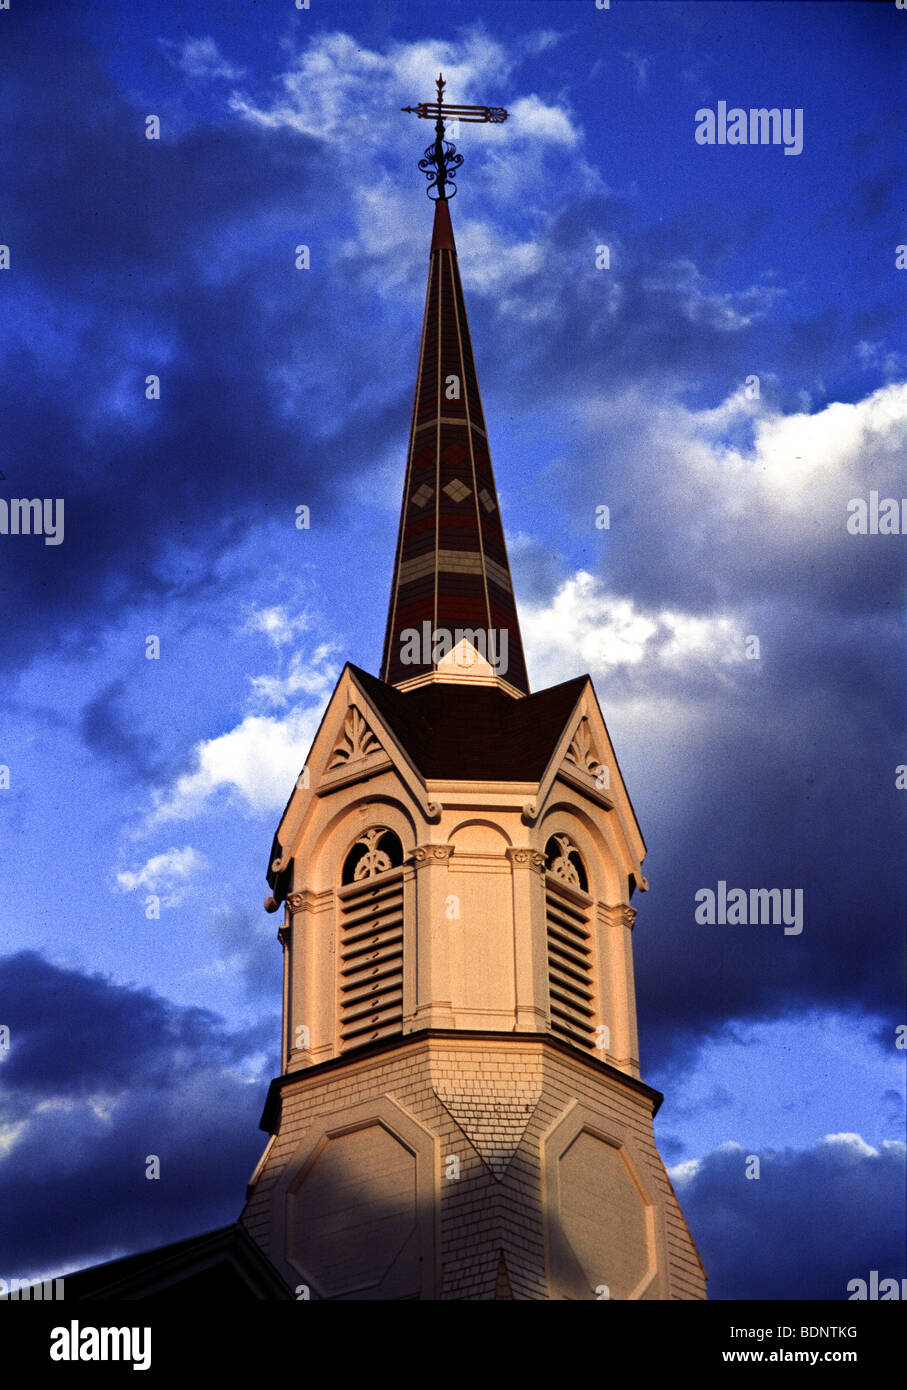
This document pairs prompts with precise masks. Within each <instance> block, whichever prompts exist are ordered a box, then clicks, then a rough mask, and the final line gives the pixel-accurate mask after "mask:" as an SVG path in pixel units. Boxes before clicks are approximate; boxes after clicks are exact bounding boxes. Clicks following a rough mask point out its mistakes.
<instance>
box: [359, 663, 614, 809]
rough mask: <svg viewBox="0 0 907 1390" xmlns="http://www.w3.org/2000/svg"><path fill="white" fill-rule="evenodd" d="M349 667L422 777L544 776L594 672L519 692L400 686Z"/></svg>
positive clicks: (477, 687)
mask: <svg viewBox="0 0 907 1390" xmlns="http://www.w3.org/2000/svg"><path fill="white" fill-rule="evenodd" d="M350 670H351V671H352V673H353V675H354V676H355V678H356V680H357V682H358V683H359V684H360V685H361V686H362V689H363V690H364V692H365V694H366V695H367V696H368V698H369V699H370V700H371V701H372V703H373V704H374V706H375V708H376V709H377V710H378V713H379V714H380V715H381V717H382V718H383V719H384V720H385V721H386V722H387V724H388V726H389V728H390V729H391V731H392V732H393V734H394V735H395V736H396V738H398V739H399V741H400V743H401V744H402V745H403V747H404V748H405V749H406V751H407V753H408V754H409V756H410V758H412V760H413V762H414V763H415V765H416V767H417V768H418V770H419V772H420V773H421V774H422V776H423V777H425V778H440V779H445V780H446V779H451V780H460V779H462V780H464V781H470V782H538V781H539V780H540V779H541V777H542V774H543V773H544V771H545V768H546V767H547V766H548V762H549V760H550V758H551V755H552V753H553V752H554V749H555V747H556V745H557V743H558V740H559V739H560V737H561V735H562V734H563V732H564V729H565V727H566V724H567V721H568V719H569V718H570V715H571V714H572V713H573V710H574V709H575V708H576V703H577V701H578V700H579V698H580V695H581V694H582V691H583V689H584V687H585V685H586V683H587V682H588V680H589V677H588V676H576V677H575V678H574V679H573V680H569V681H564V682H563V684H561V685H554V686H551V688H550V689H549V690H539V691H537V692H536V694H534V695H526V696H524V697H523V698H522V699H519V700H515V699H514V698H513V697H512V696H510V695H507V694H505V693H504V692H503V691H502V690H499V689H497V688H496V687H494V686H480V685H459V684H453V683H451V684H433V685H423V686H419V687H417V688H416V689H415V690H407V691H400V690H397V689H396V688H395V687H394V686H392V685H388V684H387V683H386V682H385V681H379V680H376V678H375V677H374V676H370V675H369V674H368V672H367V671H362V670H360V668H359V667H358V666H351V667H350Z"/></svg>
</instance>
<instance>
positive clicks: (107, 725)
mask: <svg viewBox="0 0 907 1390" xmlns="http://www.w3.org/2000/svg"><path fill="white" fill-rule="evenodd" d="M125 689H126V682H125V681H124V680H122V679H118V680H114V681H111V682H110V683H109V684H108V685H105V686H104V688H103V689H102V690H100V691H98V693H97V695H95V696H94V697H93V698H92V699H91V700H89V702H88V704H87V705H86V706H85V708H84V709H83V711H82V727H81V733H82V738H83V739H84V740H85V743H86V744H87V745H88V747H89V748H91V749H92V750H93V751H94V752H95V753H99V754H100V755H101V756H102V757H104V758H109V759H111V760H112V761H113V762H115V763H116V765H117V767H118V768H119V769H120V770H121V771H126V772H127V773H129V774H130V775H131V776H133V777H140V778H146V777H152V776H154V775H155V774H156V773H158V772H159V768H158V767H156V766H155V765H154V763H153V762H152V760H151V759H150V758H149V754H148V740H147V739H145V738H143V737H141V736H140V735H138V734H136V733H135V731H134V729H133V728H132V727H131V724H130V717H129V715H128V714H127V713H126V712H125V711H124V710H123V709H122V708H121V703H120V702H121V699H122V696H123V694H124V692H125Z"/></svg>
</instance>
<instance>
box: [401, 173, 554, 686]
mask: <svg viewBox="0 0 907 1390" xmlns="http://www.w3.org/2000/svg"><path fill="white" fill-rule="evenodd" d="M458 632H461V633H462V632H466V633H467V637H466V638H465V640H466V642H467V644H468V648H474V649H475V650H476V651H477V652H478V657H477V658H476V657H475V656H474V654H473V653H472V652H470V651H469V650H468V649H464V648H463V647H462V645H461V643H462V641H463V640H464V639H463V638H461V637H458V636H457V633H458ZM448 636H449V641H448ZM489 667H490V668H491V669H490V670H489V669H488V668H489ZM381 675H382V679H383V680H385V681H387V682H389V683H390V684H392V685H397V686H400V687H402V688H404V689H406V688H409V687H410V686H412V685H417V684H418V685H421V684H424V683H425V682H426V681H427V680H445V679H447V680H456V681H460V680H462V681H470V680H481V681H483V683H493V684H496V685H498V686H500V687H502V688H503V689H505V690H508V691H509V693H510V694H512V695H525V694H528V691H529V684H528V681H527V678H526V663H525V659H524V656H523V646H522V642H521V640H520V628H519V621H518V619H517V612H516V603H515V601H514V597H513V584H512V581H511V578H510V567H509V565H508V563H507V547H506V545H505V542H504V532H503V529H502V525H501V513H500V509H499V507H498V497H497V490H496V488H495V484H494V474H493V472H492V468H491V455H490V453H489V449H488V436H487V433H486V429H485V416H484V414H483V412H482V402H481V398H480V396H479V386H478V381H477V378H476V369H475V361H474V359H473V353H472V341H471V338H470V334H469V324H468V323H467V320H466V307H465V304H464V301H463V287H462V285H461V283H460V272H459V269H458V266H457V251H456V245H455V242H454V236H453V228H452V226H451V221H450V209H449V205H448V202H447V200H446V199H444V198H442V199H439V200H438V201H436V203H435V220H434V229H433V232H432V241H431V258H430V264H429V273H428V293H427V295H426V301H425V320H424V326H423V330H422V347H421V351H420V354H419V369H418V374H417V380H416V397H415V402H414V405H413V418H412V425H411V428H410V437H409V456H408V462H407V467H406V483H405V486H404V490H403V511H402V515H401V518H400V531H399V536H398V539H397V555H396V561H395V564H394V577H393V583H392V585H391V597H390V609H389V612H388V620H387V633H386V636H385V640H384V656H383V659H382V663H381Z"/></svg>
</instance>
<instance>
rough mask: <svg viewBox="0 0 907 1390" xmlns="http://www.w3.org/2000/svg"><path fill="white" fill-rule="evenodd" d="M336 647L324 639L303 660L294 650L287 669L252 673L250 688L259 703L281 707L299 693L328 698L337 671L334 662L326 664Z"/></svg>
mask: <svg viewBox="0 0 907 1390" xmlns="http://www.w3.org/2000/svg"><path fill="white" fill-rule="evenodd" d="M334 650H335V644H334V643H325V644H324V645H323V646H321V647H318V648H316V650H315V652H314V653H313V656H312V661H311V663H310V662H306V661H304V660H303V658H302V656H301V655H300V653H298V652H297V653H295V654H294V656H293V658H292V660H291V661H290V667H289V670H288V671H287V672H285V673H284V674H282V675H280V674H279V675H276V676H252V678H251V681H252V691H253V694H254V696H255V699H256V701H257V702H258V703H259V704H263V705H270V706H272V707H274V708H281V707H283V706H285V705H288V704H290V703H291V701H292V700H293V699H294V698H295V697H296V696H298V695H313V696H315V697H317V698H318V699H320V700H323V701H324V700H327V697H328V695H330V693H331V689H332V688H333V685H334V682H335V681H336V679H337V675H338V671H337V668H336V667H335V666H333V665H325V664H324V663H325V662H326V661H327V659H328V657H329V656H330V655H331V653H332V652H333V651H334Z"/></svg>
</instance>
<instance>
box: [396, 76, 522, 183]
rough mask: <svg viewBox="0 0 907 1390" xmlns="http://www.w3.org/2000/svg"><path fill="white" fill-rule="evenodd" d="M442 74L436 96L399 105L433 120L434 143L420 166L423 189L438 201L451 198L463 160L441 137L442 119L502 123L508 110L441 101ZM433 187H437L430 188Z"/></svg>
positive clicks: (454, 147)
mask: <svg viewBox="0 0 907 1390" xmlns="http://www.w3.org/2000/svg"><path fill="white" fill-rule="evenodd" d="M446 86H447V83H446V82H445V81H444V74H443V73H439V75H438V100H437V101H420V102H419V105H418V106H401V108H400V110H401V111H411V112H412V113H413V115H414V116H421V117H422V119H423V120H426V121H431V120H433V121H434V122H435V140H434V144H432V145H429V146H428V148H427V149H426V151H425V158H424V159H420V160H419V168H420V169H421V170H422V172H423V174H424V175H425V177H426V178H427V179H428V188H427V189H426V190H425V191H426V193H427V194H428V196H429V198H432V199H433V200H434V201H435V202H439V201H440V200H441V199H442V198H444V199H447V198H452V197H453V195H454V194H455V193H456V191H457V188H456V184H455V183H454V182H453V177H452V176H453V173H454V171H455V170H456V169H459V167H460V165H461V164H462V163H463V156H462V155H461V154H457V151H456V146H455V145H452V144H451V142H450V141H449V140H445V139H444V133H445V127H444V121H445V119H447V120H449V121H457V122H459V121H475V122H479V123H485V122H488V121H490V122H491V123H492V125H503V123H504V121H506V119H507V112H506V111H505V110H504V108H503V106H450V105H445V104H444V88H445V87H446ZM432 189H435V190H437V191H436V192H432Z"/></svg>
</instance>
